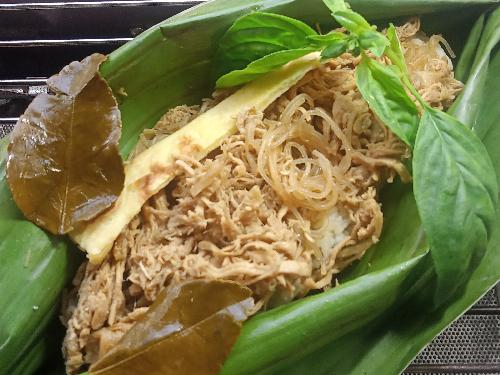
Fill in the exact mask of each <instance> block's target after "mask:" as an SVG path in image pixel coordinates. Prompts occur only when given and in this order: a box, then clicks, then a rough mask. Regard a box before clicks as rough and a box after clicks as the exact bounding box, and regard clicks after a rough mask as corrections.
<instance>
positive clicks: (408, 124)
mask: <svg viewBox="0 0 500 375" xmlns="http://www.w3.org/2000/svg"><path fill="white" fill-rule="evenodd" d="M392 68H394V66H388V65H382V64H380V63H379V62H377V61H375V60H373V59H370V58H369V57H368V56H366V55H365V54H363V56H362V58H361V62H360V63H359V65H358V66H357V67H356V72H355V75H356V84H357V86H358V89H359V91H360V92H361V95H363V98H364V99H365V100H366V101H367V102H368V104H369V106H370V108H371V109H372V111H373V112H375V113H376V114H377V116H378V117H379V118H380V120H382V122H383V123H384V124H386V125H387V126H388V127H389V128H390V129H391V130H392V132H393V133H394V134H396V135H397V136H398V137H399V138H400V139H401V140H402V141H404V142H405V143H406V144H407V145H409V146H410V147H412V146H413V144H414V142H415V137H416V134H417V128H418V123H419V121H420V118H419V112H418V108H417V106H416V105H415V103H414V102H413V101H412V100H411V99H410V98H409V97H408V94H407V93H406V91H405V89H404V87H403V85H402V83H401V79H400V76H399V74H398V72H397V71H396V70H395V69H392Z"/></svg>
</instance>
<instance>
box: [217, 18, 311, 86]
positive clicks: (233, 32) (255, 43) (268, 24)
mask: <svg viewBox="0 0 500 375" xmlns="http://www.w3.org/2000/svg"><path fill="white" fill-rule="evenodd" d="M310 35H316V32H315V31H314V30H313V29H312V28H310V27H309V26H308V25H307V24H305V23H303V22H301V21H299V20H296V19H293V18H290V17H285V16H282V15H279V14H273V13H264V12H255V13H250V14H248V15H245V16H243V17H241V18H239V19H238V20H236V21H235V22H234V24H233V25H232V26H231V27H230V28H229V29H228V30H227V31H226V33H225V34H224V36H223V37H222V38H221V40H220V41H219V47H218V50H217V54H216V56H215V61H216V65H215V69H216V71H217V74H216V76H217V77H219V76H221V75H223V74H226V73H228V72H231V71H233V70H241V69H244V68H245V67H246V66H247V65H248V64H250V63H252V62H254V61H256V60H258V59H260V58H262V57H264V56H266V55H269V54H271V53H275V52H278V51H284V50H292V49H300V48H304V47H308V45H309V41H308V39H307V37H308V36H310Z"/></svg>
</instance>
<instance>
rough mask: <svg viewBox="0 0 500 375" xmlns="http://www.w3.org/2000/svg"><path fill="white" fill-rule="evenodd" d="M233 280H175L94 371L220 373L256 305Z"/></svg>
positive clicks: (175, 374) (97, 373)
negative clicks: (243, 324)
mask: <svg viewBox="0 0 500 375" xmlns="http://www.w3.org/2000/svg"><path fill="white" fill-rule="evenodd" d="M250 296H251V291H250V289H248V288H246V287H243V286H241V285H239V284H236V283H233V282H225V281H203V280H197V281H191V282H186V283H183V284H174V285H172V286H170V287H168V288H167V289H165V290H164V291H163V292H162V293H160V295H159V296H158V298H157V300H156V301H155V302H154V304H153V305H152V306H151V307H150V308H149V310H148V312H147V313H146V315H145V316H144V317H143V318H142V319H140V320H139V321H138V322H137V323H136V324H135V325H134V326H133V327H132V329H131V330H130V331H128V332H127V333H126V334H125V336H124V337H123V338H122V339H121V340H120V342H119V343H118V344H117V345H116V346H115V347H114V348H113V349H112V350H111V351H110V352H108V353H107V354H106V355H105V356H104V357H103V358H101V359H100V360H99V361H98V362H97V363H95V364H94V365H92V366H91V368H90V371H89V373H90V375H111V374H117V375H118V374H120V375H127V374H130V375H138V374H151V375H154V374H161V375H169V374H172V375H183V374H186V375H188V374H198V375H205V374H206V375H211V374H213V375H216V374H218V373H219V371H220V368H221V367H222V364H223V362H224V360H225V359H226V357H227V356H228V355H229V352H230V351H231V348H232V346H233V344H234V342H235V341H236V339H237V337H238V335H239V333H240V328H241V322H242V321H244V320H246V318H247V311H248V310H249V309H250V308H252V307H253V300H252V298H251V297H250Z"/></svg>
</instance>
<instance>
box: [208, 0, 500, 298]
mask: <svg viewBox="0 0 500 375" xmlns="http://www.w3.org/2000/svg"><path fill="white" fill-rule="evenodd" d="M323 2H324V3H325V5H326V6H327V7H328V8H329V9H330V11H331V12H332V16H333V17H334V18H335V20H336V21H337V22H338V23H339V24H340V25H342V26H343V27H344V28H345V29H346V30H347V32H346V33H340V32H331V33H329V34H326V35H317V33H315V32H314V31H313V30H312V29H311V28H309V27H308V26H307V25H305V24H302V23H300V21H297V20H293V19H290V18H287V17H283V16H279V17H278V18H276V17H277V16H276V15H270V14H267V13H258V12H257V13H252V14H250V15H248V16H244V17H242V18H240V19H239V20H237V21H236V23H235V25H233V27H231V28H230V29H229V30H228V32H227V33H226V35H225V36H224V38H223V41H222V44H221V48H220V49H219V54H218V61H222V62H223V63H222V64H221V67H222V68H223V69H226V70H227V71H231V70H234V69H237V70H235V71H232V72H230V73H228V74H226V75H224V76H222V77H221V78H219V80H218V81H217V87H229V86H234V85H238V84H242V83H245V82H248V81H251V80H253V79H255V78H256V77H257V76H259V75H262V74H264V73H266V72H268V71H270V70H273V69H277V68H278V67H279V66H281V65H284V64H286V63H287V62H289V61H291V60H293V59H294V58H297V57H300V56H302V55H305V54H306V53H309V52H311V51H315V50H316V51H321V56H322V58H323V60H326V59H329V58H333V57H337V56H339V55H341V54H342V53H344V52H351V53H352V54H354V55H355V56H357V55H359V54H361V61H360V63H359V64H358V66H357V67H356V73H355V75H356V84H357V87H358V89H359V91H360V93H361V94H362V96H363V98H364V99H365V100H366V101H367V102H368V104H369V106H370V109H371V110H372V111H373V112H374V114H376V115H377V116H378V117H379V118H380V119H381V121H382V122H383V123H384V124H385V125H387V127H388V128H389V129H390V130H391V131H392V132H393V133H394V134H396V135H397V136H398V137H399V138H400V139H401V140H402V141H404V142H405V143H406V144H407V145H408V146H409V148H410V149H413V161H412V167H413V171H414V176H413V179H414V191H415V200H416V203H417V208H418V212H419V215H420V218H421V220H422V223H423V227H424V230H425V234H426V236H427V238H428V242H429V244H430V248H431V256H432V260H433V265H434V270H435V273H436V280H437V286H436V292H435V296H434V303H435V305H436V306H439V305H441V304H442V303H443V302H445V301H446V300H448V299H449V298H450V297H452V296H453V294H454V293H455V292H456V291H457V290H458V289H459V288H460V286H462V285H463V284H464V283H466V282H467V280H468V279H469V275H470V273H471V272H470V271H472V269H473V268H474V267H475V264H477V260H478V259H480V258H481V256H482V254H483V251H484V249H485V248H486V244H487V242H488V239H489V234H490V229H491V225H492V222H493V220H494V207H495V204H496V201H497V197H498V185H497V180H496V174H495V170H494V168H493V164H492V162H491V160H490V158H489V156H488V153H487V152H486V149H485V147H484V145H483V144H482V143H481V141H480V140H479V139H478V138H477V136H475V135H474V134H473V133H472V132H471V131H470V130H469V129H467V127H466V126H465V125H463V124H462V123H460V122H459V121H458V120H456V119H455V118H453V117H451V116H450V115H447V114H445V113H443V112H441V111H439V110H437V109H434V108H431V107H430V106H429V105H428V104H427V103H426V102H425V101H424V100H423V99H422V97H421V96H420V94H419V93H418V91H417V90H416V89H415V87H414V86H413V84H412V83H411V81H410V77H409V74H408V68H407V66H406V63H405V61H404V55H403V51H402V48H401V45H400V42H399V40H398V37H397V34H396V29H395V27H394V26H393V25H392V24H391V25H390V27H389V28H388V29H387V33H386V35H384V34H382V33H380V32H378V31H376V27H375V26H372V25H370V24H369V23H368V22H367V21H366V20H365V19H364V18H363V16H361V15H360V14H358V13H356V12H354V11H352V10H351V9H350V8H349V6H348V5H347V4H346V3H345V2H344V1H343V0H324V1H323ZM268 22H269V23H270V25H267V23H268ZM276 23H278V24H279V25H278V26H276ZM299 23H300V24H299ZM256 25H259V26H258V27H257V26H256ZM274 28H277V29H278V30H279V32H278V33H277V34H276V35H275V34H273V32H271V31H272V30H274ZM249 30H250V31H249ZM293 35H296V36H295V37H293ZM280 38H284V39H283V40H281V39H280ZM290 38H295V40H294V41H293V43H292V42H291V41H290ZM285 39H286V41H285ZM247 48H248V49H249V50H248V51H245V52H244V53H243V54H242V55H240V51H241V50H243V49H247ZM368 51H369V52H370V53H368ZM371 55H373V56H375V57H377V58H381V57H383V56H385V57H387V58H388V59H389V60H390V61H391V63H392V65H389V66H388V65H383V64H381V63H380V62H378V61H376V60H374V59H372V58H371V57H370V56H371ZM408 92H410V93H411V94H412V96H413V98H410V96H409V95H408ZM415 101H418V102H419V103H420V107H421V110H420V111H421V112H423V115H422V116H421V114H420V112H419V109H418V107H417V105H416V104H415Z"/></svg>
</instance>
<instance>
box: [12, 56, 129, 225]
mask: <svg viewBox="0 0 500 375" xmlns="http://www.w3.org/2000/svg"><path fill="white" fill-rule="evenodd" d="M104 59H105V57H104V56H102V55H97V54H94V55H92V56H89V57H88V58H86V59H84V60H83V61H82V62H75V63H72V64H70V65H68V66H67V67H65V68H64V69H63V70H62V71H61V73H60V74H59V75H56V76H54V77H51V78H50V79H49V80H48V82H47V83H48V85H49V87H50V88H51V89H52V90H53V91H54V92H55V94H40V95H38V96H37V97H36V98H35V99H34V100H33V102H32V103H31V104H30V105H29V106H28V108H27V109H26V111H25V113H24V114H23V115H22V116H21V117H20V119H19V121H18V123H17V124H16V127H15V128H14V131H13V133H12V137H11V142H10V144H9V148H8V162H7V178H8V182H9V186H10V189H11V190H12V195H13V197H14V200H15V202H16V204H17V205H18V207H19V208H20V209H21V211H22V212H23V213H24V215H25V216H26V217H27V218H28V219H29V220H31V221H33V222H34V223H36V224H37V225H39V226H41V227H43V228H45V229H47V230H49V231H50V232H52V233H54V234H64V233H67V232H69V231H70V230H72V229H73V228H74V227H75V226H76V225H77V224H78V223H80V222H82V221H87V220H90V219H92V218H94V217H95V216H97V215H98V214H99V213H101V212H102V211H104V210H106V209H107V208H109V207H110V206H111V205H112V204H113V202H114V201H115V200H116V199H117V197H118V195H119V194H120V192H121V190H122V188H123V182H124V169H123V162H122V159H121V157H120V154H119V152H118V141H119V138H120V134H121V119H120V112H119V110H118V106H117V103H116V100H115V98H114V97H113V94H112V92H111V89H110V88H109V86H108V84H107V83H106V81H104V79H102V78H101V77H100V76H99V75H98V73H97V70H98V68H99V64H100V63H101V62H102V61H103V60H104Z"/></svg>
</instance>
